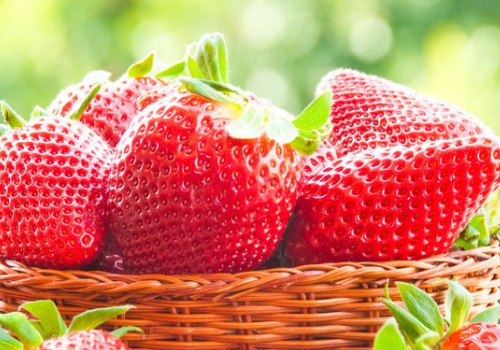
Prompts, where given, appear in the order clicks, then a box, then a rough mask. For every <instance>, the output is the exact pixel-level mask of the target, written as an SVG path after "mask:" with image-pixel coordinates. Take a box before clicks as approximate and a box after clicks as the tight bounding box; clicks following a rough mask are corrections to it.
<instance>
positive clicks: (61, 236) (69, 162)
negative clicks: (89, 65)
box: [0, 87, 112, 269]
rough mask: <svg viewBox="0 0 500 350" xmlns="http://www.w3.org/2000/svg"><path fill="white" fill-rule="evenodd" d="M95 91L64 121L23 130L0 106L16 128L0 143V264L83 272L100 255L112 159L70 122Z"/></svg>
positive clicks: (41, 120) (43, 120)
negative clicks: (3, 261)
mask: <svg viewBox="0 0 500 350" xmlns="http://www.w3.org/2000/svg"><path fill="white" fill-rule="evenodd" d="M97 88H98V87H97ZM97 88H95V89H94V90H93V91H92V93H91V94H90V95H89V96H88V97H87V98H86V99H85V100H84V102H83V105H82V106H83V107H82V106H77V108H76V111H75V112H72V116H71V118H70V117H68V118H60V117H55V116H41V117H38V118H35V119H34V120H32V121H31V122H29V123H26V122H24V121H23V120H22V118H21V117H19V116H18V115H17V114H16V113H15V111H13V110H12V109H11V108H10V107H9V106H8V105H7V104H5V103H4V102H1V107H2V110H3V114H4V116H5V119H6V120H7V122H8V123H9V124H10V125H11V126H12V127H15V128H14V129H13V130H7V132H6V133H5V134H4V135H3V136H0V256H1V257H2V258H7V259H15V260H18V261H21V262H24V263H27V264H30V265H35V266H40V267H47V268H61V269H66V268H80V267H83V266H85V265H88V264H89V263H90V262H91V261H92V260H93V259H94V258H95V257H96V255H97V254H98V253H99V251H100V249H101V246H102V241H103V237H104V232H105V215H106V192H107V186H108V176H109V167H110V162H111V156H112V152H111V150H110V148H109V147H108V145H107V144H106V143H105V142H104V141H103V140H102V139H101V138H100V137H99V136H98V135H97V134H96V133H94V132H93V131H92V130H91V129H89V128H88V127H86V126H85V125H83V124H82V123H80V122H78V121H77V120H73V119H77V118H78V117H79V115H78V112H79V110H82V109H84V107H85V105H86V104H88V103H89V102H90V100H91V98H92V96H93V94H95V93H96V92H97ZM7 129H8V128H7Z"/></svg>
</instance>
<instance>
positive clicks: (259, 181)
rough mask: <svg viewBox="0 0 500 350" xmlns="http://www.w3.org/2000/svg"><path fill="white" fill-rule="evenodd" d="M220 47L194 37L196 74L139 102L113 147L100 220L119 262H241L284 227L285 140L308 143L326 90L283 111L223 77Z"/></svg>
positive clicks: (219, 266)
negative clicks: (106, 222)
mask: <svg viewBox="0 0 500 350" xmlns="http://www.w3.org/2000/svg"><path fill="white" fill-rule="evenodd" d="M207 47H208V49H207ZM205 49H206V50H207V51H206V52H203V50H205ZM225 52H226V50H225V44H224V42H223V39H222V38H221V37H220V36H219V35H208V36H205V37H204V38H202V40H201V41H200V44H199V45H198V46H197V51H196V52H192V53H191V54H192V55H193V56H188V59H187V61H188V62H189V64H188V65H186V67H187V69H189V72H188V73H186V74H190V75H191V77H193V76H195V75H196V74H198V73H199V74H201V73H200V72H205V73H203V74H202V76H201V78H204V79H195V78H183V79H181V80H180V83H181V84H182V89H181V90H180V91H179V92H177V93H173V94H167V95H165V96H164V98H162V99H159V100H158V101H156V102H154V103H153V104H150V105H149V107H147V108H145V109H144V110H143V112H142V113H141V114H140V115H139V116H138V117H137V118H136V119H135V120H134V122H133V123H132V125H131V126H130V128H129V130H128V131H127V133H126V134H125V135H124V137H123V140H122V142H120V144H119V146H118V148H117V157H116V161H115V163H114V165H113V169H112V175H111V180H110V188H111V190H110V197H109V204H110V227H111V232H112V234H113V236H114V237H115V239H116V241H117V243H118V245H119V246H120V248H121V250H122V252H123V258H124V263H125V265H126V269H127V270H131V271H132V272H136V273H166V274H178V273H203V272H221V271H225V272H236V271H241V270H250V269H253V268H256V267H258V266H259V265H261V264H262V263H263V262H264V261H265V260H266V259H267V258H268V257H269V256H270V255H271V254H272V252H273V251H274V250H275V249H276V247H277V245H278V242H279V240H280V238H281V236H282V234H283V231H284V230H285V227H286V225H287V222H288V220H289V217H290V214H291V211H292V209H293V207H294V205H295V201H296V197H297V185H298V182H299V181H300V171H299V169H298V168H297V160H298V158H297V154H296V153H295V151H294V149H293V148H292V146H291V145H289V143H290V142H291V143H292V145H293V146H294V147H296V148H298V149H300V150H302V151H304V152H305V151H307V150H308V151H312V150H314V148H315V146H316V145H317V144H318V143H319V142H320V138H321V135H320V133H317V132H316V129H320V128H321V127H322V126H323V125H324V124H325V123H326V122H327V118H328V107H329V105H328V103H327V102H328V94H325V95H324V96H322V97H321V98H319V99H318V100H317V101H316V103H315V104H314V105H313V107H314V108H312V107H311V108H309V109H307V110H306V112H304V113H303V114H302V115H301V116H300V117H299V118H297V119H295V120H293V118H292V117H291V116H289V115H288V114H287V113H285V112H284V111H282V110H279V109H277V108H276V107H273V106H269V105H268V104H265V103H261V102H257V101H254V100H251V99H250V98H249V97H248V96H247V95H246V94H244V93H243V92H241V91H240V90H239V89H237V88H235V87H233V86H231V85H229V84H228V83H227V72H226V71H225V69H226V67H227V66H226V62H227V61H226V57H225ZM214 53H215V55H214ZM204 54H206V55H204ZM211 55H214V56H211ZM201 56H203V57H201ZM207 57H209V60H208V61H205V60H204V59H203V58H207ZM220 62H224V64H220ZM193 66H195V67H194V68H193ZM216 66H218V67H219V68H220V69H221V71H219V70H216V71H209V70H210V69H211V68H213V67H216ZM197 72H198V73H197ZM202 95H203V96H202ZM154 100H155V99H154V98H153V99H149V100H148V101H151V102H152V101H154ZM156 100H157V99H156ZM318 101H319V102H318ZM325 101H326V102H325ZM318 104H322V106H323V105H324V108H323V109H322V110H321V109H316V107H317V105H318ZM311 110H314V111H315V112H316V114H315V116H316V117H319V119H320V121H319V122H318V121H316V120H315V119H314V118H312V119H311V118H310V117H311V115H310V111H311ZM309 134H311V135H309Z"/></svg>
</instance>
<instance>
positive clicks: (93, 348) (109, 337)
mask: <svg viewBox="0 0 500 350" xmlns="http://www.w3.org/2000/svg"><path fill="white" fill-rule="evenodd" d="M69 349H71V350H97V349H99V350H129V348H128V347H127V346H126V345H125V343H123V342H122V341H121V340H120V339H119V338H117V337H115V336H114V335H113V334H111V333H107V332H104V331H98V330H92V331H81V332H76V333H72V334H70V335H67V336H63V337H59V338H55V339H49V340H47V341H45V342H44V343H43V344H42V345H40V346H39V347H37V348H36V349H35V350H69Z"/></svg>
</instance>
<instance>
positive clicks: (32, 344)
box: [0, 312, 43, 349]
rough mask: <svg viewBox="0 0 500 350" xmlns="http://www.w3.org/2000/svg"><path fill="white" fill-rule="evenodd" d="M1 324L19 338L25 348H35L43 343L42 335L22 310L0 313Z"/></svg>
mask: <svg viewBox="0 0 500 350" xmlns="http://www.w3.org/2000/svg"><path fill="white" fill-rule="evenodd" d="M0 325H2V326H3V327H5V328H7V329H8V330H9V331H10V332H11V333H12V334H14V335H15V336H16V337H17V338H19V340H20V341H21V342H22V343H23V344H24V348H25V349H34V348H36V347H37V346H39V345H40V344H42V343H43V338H42V335H41V334H40V333H39V332H38V331H37V329H36V328H35V327H34V326H33V325H32V324H31V323H30V321H29V320H28V318H27V317H26V315H25V314H23V313H21V312H11V313H8V314H3V315H0Z"/></svg>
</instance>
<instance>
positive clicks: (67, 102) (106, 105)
mask: <svg viewBox="0 0 500 350" xmlns="http://www.w3.org/2000/svg"><path fill="white" fill-rule="evenodd" d="M153 60H154V56H153V54H151V55H149V56H148V57H146V58H145V59H144V60H143V61H141V62H138V63H135V64H134V65H132V66H131V67H130V68H129V70H128V72H127V75H125V76H122V77H120V78H119V79H118V80H117V81H114V82H111V81H109V80H108V78H109V76H110V74H109V73H106V72H102V71H99V72H92V73H90V74H89V75H88V76H87V77H86V78H85V79H84V80H83V81H82V82H81V83H78V84H75V85H71V86H69V87H67V88H65V89H64V90H63V91H61V93H59V95H58V96H57V97H56V98H55V100H54V101H52V103H51V104H50V106H49V107H48V112H49V113H50V114H52V115H57V116H66V115H67V114H68V113H69V112H70V111H71V110H72V109H73V107H74V106H75V104H77V103H78V101H80V100H81V99H82V98H83V97H84V96H86V95H87V94H88V93H89V91H90V90H91V89H92V88H93V87H94V86H95V84H97V83H101V84H102V88H101V90H100V91H99V93H98V94H97V95H96V97H95V98H94V100H93V101H92V103H91V104H90V106H89V107H88V108H87V110H86V111H85V112H84V113H83V115H82V118H81V121H82V123H83V124H85V125H87V126H88V127H90V128H91V129H93V130H94V131H95V132H96V133H97V134H98V135H99V136H101V137H102V138H103V139H104V140H105V141H106V142H108V143H109V145H110V146H111V147H115V146H116V145H117V144H118V141H120V138H121V137H122V135H123V133H124V132H125V130H126V129H127V127H128V126H129V125H130V122H131V121H132V119H133V118H134V117H135V116H136V114H137V111H138V110H137V105H136V102H137V98H138V97H139V96H141V95H142V94H143V93H144V92H147V91H149V90H152V89H157V88H158V87H160V86H164V85H165V84H166V82H164V81H163V80H162V79H160V78H157V77H152V76H146V74H148V73H149V72H150V71H151V69H152V67H153V63H154V62H153ZM96 73H97V74H96Z"/></svg>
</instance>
